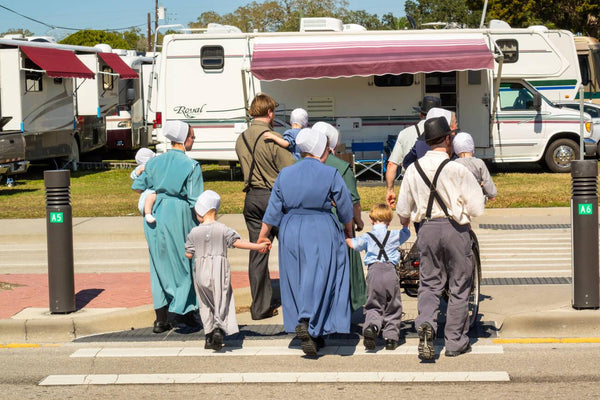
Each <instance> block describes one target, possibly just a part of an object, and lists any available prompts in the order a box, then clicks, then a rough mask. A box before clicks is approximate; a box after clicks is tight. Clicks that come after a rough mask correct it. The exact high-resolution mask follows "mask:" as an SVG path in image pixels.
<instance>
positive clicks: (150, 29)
mask: <svg viewBox="0 0 600 400" xmlns="http://www.w3.org/2000/svg"><path fill="white" fill-rule="evenodd" d="M148 51H152V22H151V17H150V13H148Z"/></svg>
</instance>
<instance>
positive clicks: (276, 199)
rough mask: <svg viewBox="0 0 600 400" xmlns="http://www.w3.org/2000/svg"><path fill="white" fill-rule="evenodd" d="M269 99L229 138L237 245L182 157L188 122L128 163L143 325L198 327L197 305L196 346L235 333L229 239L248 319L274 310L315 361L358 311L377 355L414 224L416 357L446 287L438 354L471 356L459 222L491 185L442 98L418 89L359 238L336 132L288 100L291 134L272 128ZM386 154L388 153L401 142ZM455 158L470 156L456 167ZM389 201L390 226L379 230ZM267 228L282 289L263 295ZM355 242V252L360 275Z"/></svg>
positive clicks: (465, 251)
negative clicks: (395, 226)
mask: <svg viewBox="0 0 600 400" xmlns="http://www.w3.org/2000/svg"><path fill="white" fill-rule="evenodd" d="M276 105H277V104H276V102H275V101H274V99H272V98H271V97H270V96H268V95H266V94H258V95H257V96H256V97H255V98H254V99H253V101H252V103H251V105H250V109H249V114H250V116H251V117H252V118H253V119H252V123H251V124H250V126H249V127H248V129H247V130H246V131H244V132H243V133H242V134H241V135H240V136H239V138H238V139H237V142H236V147H235V150H236V153H237V156H238V159H239V162H240V166H241V171H242V174H243V177H244V189H243V190H244V192H245V201H244V210H243V215H244V219H245V222H246V226H247V228H248V232H249V240H248V241H246V240H243V239H242V238H241V237H240V235H239V234H238V233H237V232H236V231H235V230H233V229H231V228H229V227H227V226H226V225H224V224H222V223H221V222H219V221H218V220H217V219H218V218H217V213H218V210H219V206H220V197H219V195H218V194H217V193H215V192H214V191H211V190H206V191H205V190H204V183H203V178H202V170H201V167H200V164H199V163H198V162H197V161H195V160H192V159H190V158H189V157H187V156H186V154H185V151H186V150H187V151H189V150H190V149H191V147H192V145H193V143H194V139H195V136H194V130H193V129H192V128H191V127H190V126H189V125H188V124H186V123H184V122H182V121H168V122H167V123H166V124H165V125H164V128H163V132H164V135H165V137H166V138H167V139H168V140H170V141H171V150H169V151H168V152H166V153H164V154H161V155H158V156H154V153H152V152H151V151H149V150H147V149H144V150H143V151H142V150H140V151H139V152H138V154H137V155H136V161H137V162H138V164H139V166H138V167H137V168H136V170H134V171H133V173H132V178H133V179H134V181H133V184H132V189H134V190H136V191H138V192H140V193H141V196H140V201H139V208H140V212H141V213H142V214H143V215H144V233H145V236H146V240H147V242H148V248H149V253H150V276H151V285H152V299H153V304H154V309H155V312H156V320H155V322H154V328H153V331H154V332H155V333H161V332H165V331H167V330H170V329H172V327H173V326H174V325H177V324H185V325H188V326H192V327H199V324H200V321H198V319H197V318H196V317H195V315H196V312H197V311H196V310H197V309H199V313H200V318H201V322H202V326H203V327H204V332H205V336H206V343H205V348H207V349H214V350H220V349H221V348H222V346H223V345H224V338H225V337H226V336H228V335H232V334H234V333H237V332H238V325H237V320H236V315H235V305H234V299H233V291H232V287H231V271H230V266H229V263H228V261H227V249H228V248H232V247H236V248H241V249H247V250H250V253H249V263H248V272H249V280H250V290H251V295H252V304H251V307H250V312H251V316H252V318H253V319H255V320H258V319H264V318H270V317H272V316H274V315H276V314H277V313H278V309H279V307H280V306H281V309H282V312H283V321H284V327H285V331H286V332H291V333H295V334H296V336H297V337H298V338H299V339H300V340H301V347H302V350H303V352H304V353H305V354H306V355H307V356H312V357H314V356H317V354H318V351H319V349H321V348H322V347H324V346H325V345H326V340H325V339H326V337H327V335H329V334H332V333H349V332H350V316H351V313H352V312H353V311H355V310H357V309H359V308H360V307H364V313H365V322H364V324H363V337H364V346H365V348H366V349H368V350H374V349H375V348H376V341H377V339H378V337H379V336H380V335H381V336H382V338H383V339H384V340H385V348H386V349H387V350H394V349H396V347H397V346H398V343H399V339H400V322H401V316H402V301H401V297H400V285H399V280H398V276H397V273H396V265H397V264H398V262H399V261H400V253H399V251H398V247H399V246H400V245H401V244H402V243H403V242H404V241H406V240H407V239H408V237H409V236H410V230H409V229H408V225H409V222H410V221H411V220H412V221H413V222H414V223H415V228H416V229H417V231H418V240H417V247H418V250H419V256H420V268H419V290H418V311H419V314H418V317H417V318H416V320H415V327H416V328H417V332H418V336H419V346H418V352H419V357H420V358H421V359H425V360H431V359H433V358H434V357H435V350H434V345H433V342H434V340H435V335H436V331H437V320H438V314H439V306H440V296H441V294H442V290H443V289H444V287H445V286H446V282H448V284H449V292H450V295H449V300H448V311H447V318H446V326H445V331H444V336H445V344H446V352H445V355H446V356H457V355H460V354H463V353H467V352H469V351H470V350H471V347H470V344H469V340H468V337H467V332H468V329H469V325H468V295H469V292H470V289H471V280H472V260H471V258H472V253H471V237H470V235H469V229H470V221H471V217H474V216H478V215H480V214H482V213H483V211H484V205H485V199H486V195H485V194H484V190H487V192H486V193H487V197H489V198H493V197H495V195H496V193H495V188H493V192H491V193H490V192H489V190H488V189H487V188H486V186H487V187H489V181H491V179H489V173H487V175H485V174H483V175H481V173H480V172H482V169H481V165H480V164H479V163H477V162H473V160H478V159H476V158H475V157H473V153H474V146H473V140H472V138H471V137H470V135H468V134H467V133H464V132H460V133H458V134H457V129H456V127H452V128H451V126H450V125H451V124H452V113H450V112H449V111H446V110H444V109H442V108H440V107H439V99H437V101H436V99H435V98H433V100H432V98H430V97H426V98H424V99H423V101H422V102H421V107H420V109H419V112H420V113H421V116H422V118H423V120H424V123H423V124H422V125H423V126H422V127H421V129H420V131H418V132H419V135H418V136H416V137H415V138H414V141H413V142H414V143H413V146H412V147H413V149H410V150H409V152H412V153H414V154H415V155H416V156H415V158H414V160H413V162H412V163H410V165H404V167H405V168H406V170H405V172H404V175H403V179H402V184H401V187H400V191H399V193H398V196H396V195H395V193H393V180H395V178H396V177H395V173H396V170H397V165H398V163H396V168H395V169H394V176H393V178H392V179H393V180H392V190H391V192H390V190H389V182H388V193H387V195H386V202H385V203H384V202H382V203H381V204H375V205H374V206H373V207H372V208H371V210H370V213H369V217H370V219H371V224H372V226H373V228H372V231H371V232H368V233H366V234H363V235H360V236H358V237H356V235H355V233H356V232H357V231H361V230H362V229H363V226H364V224H363V221H362V219H361V214H360V211H361V206H360V197H359V195H358V191H357V189H356V179H355V177H354V174H353V172H352V169H351V168H350V165H349V164H348V163H347V162H345V161H343V160H341V159H339V158H337V157H336V156H335V155H334V154H335V152H334V149H335V148H336V146H337V143H338V140H339V132H338V131H337V129H336V128H335V127H333V126H332V125H330V124H328V123H326V122H317V123H315V124H313V125H312V127H308V115H307V113H306V111H305V110H303V109H295V110H294V111H293V112H292V113H291V115H290V124H291V126H292V129H289V130H288V131H286V132H285V133H284V134H283V135H280V134H279V133H277V132H275V131H273V121H274V118H275V108H276ZM429 114H431V115H429ZM454 124H455V123H454ZM417 126H418V125H415V127H417ZM410 128H413V127H410ZM407 129H409V128H407ZM405 131H406V129H405V130H404V131H401V132H400V133H399V135H398V141H397V144H396V146H400V143H405V142H406V141H405V139H406V138H405V137H404V135H405V134H407V132H405ZM421 132H422V134H421ZM419 141H422V142H423V143H422V144H421V145H419V143H418V142H419ZM453 144H454V146H453ZM424 146H425V147H424ZM423 149H425V151H423ZM458 150H460V151H458ZM457 151H458V153H457ZM394 152H395V153H396V158H397V157H398V153H399V152H400V151H398V150H397V149H396V148H395V149H394V151H393V152H392V153H394ZM421 153H422V154H421ZM454 153H457V154H454ZM407 154H408V153H407ZM405 158H406V157H405ZM451 158H455V161H451ZM461 159H468V163H465V164H461V162H460V160H461ZM478 161H481V160H478ZM390 163H394V160H390ZM465 165H466V166H465ZM473 166H475V167H473ZM483 168H484V169H485V172H487V169H486V168H485V165H483ZM388 171H389V167H388ZM476 174H479V175H476ZM476 176H478V178H479V180H478V178H476ZM386 180H388V177H387V176H386ZM492 186H493V183H492ZM482 188H484V190H482ZM394 208H395V213H397V214H398V216H399V218H400V222H401V224H402V229H400V230H390V229H389V225H390V223H391V222H392V219H393V217H394ZM275 237H277V239H278V242H279V279H280V283H279V288H280V296H277V295H276V294H274V293H273V290H272V287H271V279H270V275H269V267H268V257H269V250H270V249H271V245H272V241H273V239H274V238H275ZM360 251H364V252H365V255H364V264H365V265H366V266H367V276H366V280H365V275H364V269H363V265H362V261H361V259H360V254H359V252H360Z"/></svg>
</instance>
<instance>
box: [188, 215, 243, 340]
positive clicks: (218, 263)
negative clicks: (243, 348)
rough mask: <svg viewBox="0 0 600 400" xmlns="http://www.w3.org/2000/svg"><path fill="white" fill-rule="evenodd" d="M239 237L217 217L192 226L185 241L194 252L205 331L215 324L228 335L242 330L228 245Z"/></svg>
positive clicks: (195, 271) (215, 326)
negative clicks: (237, 317) (236, 315)
mask: <svg viewBox="0 0 600 400" xmlns="http://www.w3.org/2000/svg"><path fill="white" fill-rule="evenodd" d="M238 239H240V235H239V234H238V233H237V232H236V231H235V230H233V229H231V228H229V227H228V226H226V225H225V224H222V223H220V222H216V221H215V222H211V223H204V224H201V225H198V226H197V227H195V228H194V229H192V231H191V232H190V234H189V235H188V238H187V242H186V243H185V251H186V253H190V254H194V283H195V288H196V294H197V295H198V303H199V305H200V318H201V319H202V325H203V326H204V332H205V333H210V332H212V331H214V330H215V328H221V329H223V330H224V331H225V334H226V335H233V334H234V333H238V332H239V328H238V324H237V319H236V317H235V301H234V299H233V289H232V288H231V267H230V266H229V261H228V260H227V248H228V247H229V248H231V247H233V243H234V242H235V241H236V240H238Z"/></svg>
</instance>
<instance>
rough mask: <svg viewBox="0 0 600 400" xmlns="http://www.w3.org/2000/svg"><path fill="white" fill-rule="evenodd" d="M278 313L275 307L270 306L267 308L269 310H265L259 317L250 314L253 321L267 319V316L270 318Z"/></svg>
mask: <svg viewBox="0 0 600 400" xmlns="http://www.w3.org/2000/svg"><path fill="white" fill-rule="evenodd" d="M278 314H279V311H278V310H277V307H271V308H269V311H267V312H266V314H263V315H261V316H259V317H254V316H252V319H253V320H255V321H258V320H261V319H267V318H271V317H274V316H276V315H278Z"/></svg>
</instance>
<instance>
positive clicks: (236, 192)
mask: <svg viewBox="0 0 600 400" xmlns="http://www.w3.org/2000/svg"><path fill="white" fill-rule="evenodd" d="M523 169H525V171H526V172H523ZM202 171H203V173H204V181H205V182H204V186H205V189H211V190H214V191H216V192H217V193H219V194H220V195H221V210H220V212H221V213H222V214H230V213H241V212H242V208H243V206H244V193H243V192H242V187H243V184H242V181H241V177H240V174H239V169H238V170H237V171H236V174H235V177H234V180H233V181H231V180H230V176H231V172H230V170H229V167H227V166H224V167H223V166H219V165H217V164H203V165H202ZM130 172H131V170H127V169H115V170H108V171H78V172H74V173H72V174H71V206H72V210H73V216H74V217H106V216H127V215H139V212H138V210H137V201H138V196H139V195H138V194H137V193H135V192H133V191H132V190H131V179H130V178H129V174H130ZM492 177H493V179H494V182H495V183H496V186H497V188H498V193H499V194H498V197H497V198H496V200H494V201H492V202H489V203H488V204H487V207H489V208H511V207H515V208H517V207H568V206H569V203H570V198H571V176H570V174H552V173H546V172H544V171H543V170H541V169H540V168H535V167H534V168H531V167H526V168H521V169H520V170H519V169H516V170H513V171H511V170H509V169H506V168H503V169H502V170H497V171H495V172H493V175H492ZM3 182H5V181H3ZM396 189H398V187H397V188H396ZM358 191H359V193H360V196H361V198H362V200H361V204H362V208H363V210H368V209H370V208H371V206H372V205H373V204H374V203H380V202H384V201H385V187H384V186H383V185H379V184H377V185H368V186H366V185H363V184H359V188H358ZM45 202H46V200H45V189H44V179H43V171H42V170H41V169H40V168H32V169H31V170H30V172H28V173H27V174H25V175H20V176H17V177H16V179H15V186H14V187H11V188H9V187H7V186H6V185H4V184H3V185H2V186H0V218H2V219H8V218H44V217H45V216H46V203H45Z"/></svg>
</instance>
